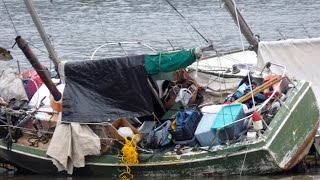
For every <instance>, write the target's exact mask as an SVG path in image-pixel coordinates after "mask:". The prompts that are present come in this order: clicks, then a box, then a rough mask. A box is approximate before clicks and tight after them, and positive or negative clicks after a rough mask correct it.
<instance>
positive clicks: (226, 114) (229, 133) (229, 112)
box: [211, 103, 245, 141]
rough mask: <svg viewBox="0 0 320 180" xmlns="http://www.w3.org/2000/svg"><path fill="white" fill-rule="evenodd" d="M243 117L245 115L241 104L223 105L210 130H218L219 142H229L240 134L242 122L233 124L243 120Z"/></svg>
mask: <svg viewBox="0 0 320 180" xmlns="http://www.w3.org/2000/svg"><path fill="white" fill-rule="evenodd" d="M244 116H245V114H244V111H243V107H242V104H241V103H234V104H228V105H225V106H223V107H222V108H221V109H220V111H219V112H218V113H217V116H216V117H215V119H214V121H213V124H212V126H211V129H212V130H214V131H217V130H218V129H220V136H219V137H220V140H222V141H225V140H231V139H233V138H235V137H237V135H238V134H239V133H240V132H242V130H243V121H244V120H243V121H239V122H236V123H233V122H234V121H237V120H239V119H242V118H244ZM231 123H233V124H231ZM227 124H230V125H227ZM225 125H227V126H225Z"/></svg>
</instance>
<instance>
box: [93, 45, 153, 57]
mask: <svg viewBox="0 0 320 180" xmlns="http://www.w3.org/2000/svg"><path fill="white" fill-rule="evenodd" d="M123 44H129V45H134V44H137V45H141V46H143V47H146V48H147V49H149V50H151V51H152V52H154V53H157V51H156V50H155V49H154V48H152V47H151V46H149V45H147V44H144V43H142V42H139V41H138V42H129V41H125V42H110V43H105V44H102V45H101V46H99V47H97V48H96V49H95V50H94V52H93V53H92V55H91V58H90V60H93V58H94V56H95V54H96V53H97V51H98V50H99V49H101V48H102V47H105V46H107V47H109V46H115V45H116V46H119V47H120V48H121V49H122V51H123V53H124V54H125V56H128V53H127V51H126V50H125V49H124V48H123V46H122V45H123Z"/></svg>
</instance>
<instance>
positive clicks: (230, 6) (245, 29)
mask: <svg viewBox="0 0 320 180" xmlns="http://www.w3.org/2000/svg"><path fill="white" fill-rule="evenodd" d="M223 2H224V3H225V7H226V9H227V10H228V11H229V13H230V14H231V17H232V19H233V20H234V21H235V23H236V24H237V26H238V22H237V16H238V20H239V25H240V29H241V33H242V34H243V35H244V37H245V38H246V40H247V41H248V43H249V44H250V45H251V46H252V47H253V50H254V52H256V53H257V52H258V43H259V41H258V40H257V38H256V37H255V36H254V34H253V33H252V31H251V29H250V27H249V26H248V24H247V23H246V21H245V20H244V18H243V17H242V15H241V13H240V11H239V10H238V8H237V9H236V10H237V11H235V6H234V3H233V0H223Z"/></svg>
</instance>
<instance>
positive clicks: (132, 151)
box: [119, 136, 139, 179]
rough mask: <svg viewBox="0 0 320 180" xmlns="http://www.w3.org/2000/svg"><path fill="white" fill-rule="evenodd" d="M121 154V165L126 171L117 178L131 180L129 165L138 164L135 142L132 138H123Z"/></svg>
mask: <svg viewBox="0 0 320 180" xmlns="http://www.w3.org/2000/svg"><path fill="white" fill-rule="evenodd" d="M121 152H122V158H121V160H122V163H124V164H125V165H126V171H125V172H123V173H121V174H120V175H119V177H120V178H121V179H131V178H133V175H132V174H131V169H130V167H129V165H130V164H138V163H139V160H138V151H137V142H136V140H135V138H134V136H132V137H131V138H130V139H128V138H127V137H126V138H125V143H124V145H123V148H122V149H121Z"/></svg>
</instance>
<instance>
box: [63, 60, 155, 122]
mask: <svg viewBox="0 0 320 180" xmlns="http://www.w3.org/2000/svg"><path fill="white" fill-rule="evenodd" d="M143 64H144V55H139V56H130V57H122V58H110V59H104V60H93V61H77V62H70V61H69V62H67V63H66V64H65V67H64V69H65V82H66V86H65V90H64V94H63V115H62V121H66V122H80V123H88V122H95V123H99V122H106V121H108V122H109V121H114V120H116V119H118V118H121V117H122V118H134V117H140V116H146V115H150V114H151V113H152V112H153V103H152V95H151V91H150V88H149V85H148V81H147V73H146V70H145V69H144V66H143Z"/></svg>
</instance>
